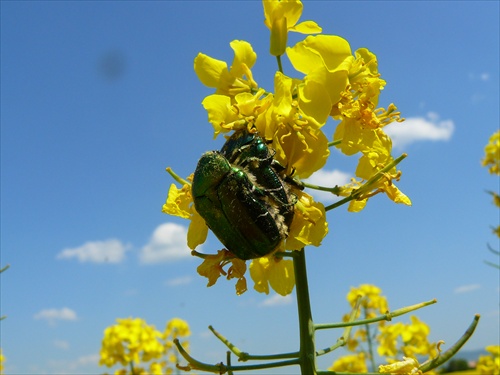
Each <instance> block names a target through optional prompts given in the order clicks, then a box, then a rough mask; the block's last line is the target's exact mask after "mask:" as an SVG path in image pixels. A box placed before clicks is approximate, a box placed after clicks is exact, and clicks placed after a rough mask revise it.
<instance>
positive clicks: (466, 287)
mask: <svg viewBox="0 0 500 375" xmlns="http://www.w3.org/2000/svg"><path fill="white" fill-rule="evenodd" d="M479 288H481V285H480V284H469V285H462V286H459V287H457V288H455V290H454V291H453V293H455V294H461V293H469V292H473V291H474V290H477V289H479Z"/></svg>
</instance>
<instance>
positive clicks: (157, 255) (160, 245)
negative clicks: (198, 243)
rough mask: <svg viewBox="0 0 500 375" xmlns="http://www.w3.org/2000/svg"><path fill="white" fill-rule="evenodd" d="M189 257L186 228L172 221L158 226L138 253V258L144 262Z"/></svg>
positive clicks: (158, 261) (149, 262)
mask: <svg viewBox="0 0 500 375" xmlns="http://www.w3.org/2000/svg"><path fill="white" fill-rule="evenodd" d="M190 257H191V250H190V249H189V247H188V246H187V229H186V228H185V227H184V226H182V225H179V224H174V223H165V224H161V225H160V226H158V227H157V228H156V229H155V231H154V232H153V235H152V236H151V239H150V240H149V242H148V243H147V244H146V245H145V246H144V247H143V248H142V249H141V251H140V253H139V259H140V261H141V263H144V264H151V263H161V262H171V261H175V260H180V259H184V258H190Z"/></svg>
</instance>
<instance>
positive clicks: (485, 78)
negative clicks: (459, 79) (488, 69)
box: [479, 73, 490, 81]
mask: <svg viewBox="0 0 500 375" xmlns="http://www.w3.org/2000/svg"><path fill="white" fill-rule="evenodd" d="M479 79H480V80H481V81H489V80H490V73H481V74H480V75H479Z"/></svg>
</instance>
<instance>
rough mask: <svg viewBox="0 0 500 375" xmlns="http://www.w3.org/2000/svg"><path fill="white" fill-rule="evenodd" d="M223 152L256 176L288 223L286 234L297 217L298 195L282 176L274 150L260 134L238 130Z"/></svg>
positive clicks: (259, 184) (273, 205) (271, 203)
mask: <svg viewBox="0 0 500 375" xmlns="http://www.w3.org/2000/svg"><path fill="white" fill-rule="evenodd" d="M221 153H222V155H224V156H225V157H226V158H227V160H228V161H229V162H230V163H231V164H232V165H235V166H238V167H241V168H243V169H244V170H245V171H247V172H248V173H249V175H251V176H253V177H254V179H255V181H254V183H255V184H256V185H257V186H259V188H261V189H262V190H263V191H264V192H265V194H264V198H266V199H267V200H268V204H269V205H270V206H272V207H274V208H276V209H277V210H278V212H279V214H280V215H281V216H282V217H283V219H284V221H283V222H284V224H285V226H282V228H283V230H284V231H286V233H284V236H285V237H286V235H287V233H288V227H289V226H290V224H291V222H292V219H293V212H294V211H293V206H294V204H295V201H294V198H295V197H293V196H292V195H291V194H290V193H289V190H290V189H289V187H288V185H287V184H286V183H285V182H283V180H282V178H281V177H280V174H279V172H280V171H281V170H283V167H282V166H281V165H279V164H278V163H277V162H276V161H275V160H274V159H273V157H274V151H273V150H271V149H270V148H269V147H268V146H267V144H266V143H265V141H264V140H263V139H262V138H261V137H260V136H259V135H258V134H256V133H249V132H247V131H238V132H236V133H234V134H233V135H232V136H231V137H230V138H229V139H228V140H227V141H226V143H225V144H224V146H223V147H222V149H221Z"/></svg>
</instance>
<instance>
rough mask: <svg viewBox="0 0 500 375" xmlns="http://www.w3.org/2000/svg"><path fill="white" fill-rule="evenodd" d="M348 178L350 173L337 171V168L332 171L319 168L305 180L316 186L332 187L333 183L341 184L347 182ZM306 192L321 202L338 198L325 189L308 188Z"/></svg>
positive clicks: (349, 178)
mask: <svg viewBox="0 0 500 375" xmlns="http://www.w3.org/2000/svg"><path fill="white" fill-rule="evenodd" d="M350 180H351V175H350V174H348V173H345V172H342V171H339V170H338V169H334V170H332V171H329V170H325V169H320V170H319V171H317V172H315V173H314V174H313V175H312V176H311V177H310V178H308V179H306V180H305V181H306V182H308V183H310V184H314V185H318V186H323V187H334V186H335V185H339V186H342V185H345V184H348V183H349V182H350ZM308 193H310V194H311V195H312V196H313V197H314V198H315V200H317V201H320V202H323V203H326V202H333V201H336V200H338V199H339V197H337V196H336V195H333V194H332V193H329V192H327V191H320V190H312V189H308Z"/></svg>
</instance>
